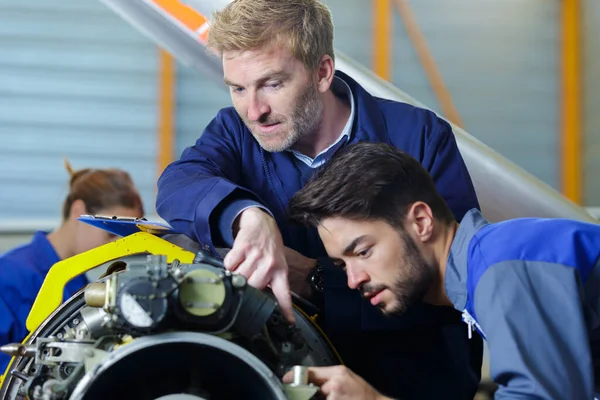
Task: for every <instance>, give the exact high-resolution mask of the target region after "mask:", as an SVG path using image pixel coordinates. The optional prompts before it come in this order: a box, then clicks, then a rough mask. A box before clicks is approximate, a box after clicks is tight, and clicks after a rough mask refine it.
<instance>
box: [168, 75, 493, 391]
mask: <svg viewBox="0 0 600 400" xmlns="http://www.w3.org/2000/svg"><path fill="white" fill-rule="evenodd" d="M336 77H338V78H341V79H342V80H343V81H345V82H346V83H347V84H348V86H349V88H350V90H351V91H352V95H353V98H354V102H355V103H354V106H355V117H354V121H353V126H352V132H351V135H350V137H349V138H348V140H347V141H345V142H343V143H342V144H341V145H340V146H339V147H340V148H343V147H345V146H346V145H348V144H350V143H356V142H362V141H368V142H383V143H388V144H390V145H393V146H395V147H397V148H399V149H402V150H403V151H405V152H407V153H409V154H410V155H412V156H413V157H415V158H416V159H417V160H419V161H420V162H421V163H422V165H423V166H424V167H425V168H426V169H427V170H428V171H429V173H430V174H431V176H432V178H433V180H434V181H435V183H436V186H437V189H438V191H439V192H440V194H441V195H442V196H443V197H444V199H445V200H446V202H447V203H448V205H449V206H450V208H451V209H452V211H453V213H454V215H455V216H456V218H457V219H458V220H460V219H461V218H462V217H463V215H464V214H465V213H466V212H467V211H468V210H469V209H471V208H478V207H479V204H478V201H477V197H476V195H475V191H474V188H473V184H472V182H471V179H470V176H469V173H468V171H467V169H466V167H465V164H464V162H463V159H462V157H461V155H460V152H459V150H458V148H457V145H456V142H455V138H454V135H453V132H452V129H451V127H450V126H449V124H448V123H447V122H445V121H444V120H442V119H441V118H439V117H438V116H437V115H436V114H435V113H433V112H431V111H429V110H425V109H421V108H417V107H414V106H412V105H409V104H405V103H399V102H396V101H391V100H385V99H380V98H375V97H373V96H371V95H370V94H369V93H367V92H366V91H365V90H364V89H363V88H362V87H361V86H360V85H359V84H358V83H357V82H355V81H354V80H353V79H352V78H350V77H349V76H347V75H345V74H344V73H342V72H339V71H337V72H336ZM312 172H313V171H312V170H310V169H309V168H308V167H307V166H306V165H305V164H304V163H302V162H301V161H299V160H298V159H297V158H296V157H295V156H294V154H293V153H291V152H289V151H283V152H276V153H269V152H266V151H264V150H263V149H262V148H261V147H260V145H259V144H258V142H257V141H256V140H255V139H254V137H253V136H252V134H251V133H250V131H249V130H248V129H247V127H246V126H245V125H244V122H243V121H242V119H241V118H240V117H239V115H238V114H237V112H236V111H235V109H234V108H232V107H229V108H224V109H222V110H220V111H219V113H218V114H217V116H216V117H215V118H214V119H213V120H212V121H211V122H210V123H209V124H208V126H207V127H206V128H205V130H204V132H203V133H202V135H201V136H200V138H199V139H198V140H197V142H196V144H195V145H194V146H191V147H189V148H187V149H185V150H184V152H183V154H182V156H181V158H180V159H179V160H178V161H176V162H174V163H172V164H171V165H169V166H168V167H167V168H166V169H165V171H164V172H163V174H162V175H161V177H160V178H159V181H158V196H157V211H158V213H159V215H160V216H161V217H163V218H164V219H165V220H167V221H168V222H169V223H170V224H171V226H173V227H174V228H175V229H176V230H178V231H179V232H181V233H183V234H185V235H187V236H188V237H190V238H192V239H193V240H195V241H197V242H199V243H200V244H201V245H203V246H205V248H207V249H211V250H213V251H215V247H220V246H230V245H231V239H232V238H231V235H230V234H229V235H228V234H227V232H224V231H223V229H222V228H223V227H226V228H228V229H230V227H231V225H232V222H233V219H234V218H235V216H236V214H237V212H238V211H239V210H241V209H243V208H244V207H247V206H248V205H249V204H253V203H255V204H260V205H261V206H263V207H265V208H267V209H268V210H269V211H270V212H271V214H272V215H273V216H274V218H275V220H276V221H277V223H278V226H279V228H280V230H281V234H282V237H283V241H284V243H285V245H286V246H288V247H290V248H293V249H295V250H297V251H298V252H300V253H302V254H304V255H305V256H307V257H311V258H320V257H326V256H327V254H326V252H325V249H324V246H323V244H322V243H321V240H320V238H319V236H318V234H317V232H316V230H315V229H312V228H305V227H301V226H297V225H294V224H292V223H290V221H289V220H288V217H287V205H288V202H289V200H290V198H291V197H292V196H293V195H294V193H296V192H297V191H298V190H300V189H301V188H302V187H303V186H304V185H305V183H306V182H307V180H308V179H309V178H310V176H311V175H312ZM225 230H227V229H225ZM324 314H325V316H324V321H323V322H322V324H323V328H324V330H325V332H326V333H327V334H328V336H329V338H330V339H331V341H332V342H333V343H334V345H335V346H336V348H337V349H338V351H339V352H340V354H341V356H342V359H343V360H344V362H345V364H346V365H348V366H349V367H350V368H352V369H353V370H355V371H356V372H358V373H359V374H361V375H362V376H363V377H364V378H365V379H366V380H367V381H369V382H370V383H371V384H373V385H374V386H376V387H377V388H379V389H380V390H382V391H384V392H385V393H387V394H389V395H392V396H402V397H404V398H411V399H429V398H445V399H472V398H473V396H474V393H475V391H476V388H477V384H478V381H479V377H480V368H481V360H482V350H481V349H482V343H481V340H478V339H475V340H471V341H468V340H467V339H466V337H465V335H464V325H462V324H461V322H460V313H458V312H457V311H455V310H453V309H452V308H451V307H432V306H427V305H419V306H416V307H414V308H413V309H412V310H411V311H410V312H408V313H407V314H406V315H404V316H402V317H398V318H387V317H384V316H383V314H381V313H380V312H379V310H378V309H376V308H375V307H373V306H371V305H370V304H369V303H368V302H366V301H364V300H363V299H362V298H361V297H360V295H359V293H358V291H354V290H350V289H349V288H348V287H347V284H346V276H345V274H344V272H343V271H341V270H340V269H336V268H334V267H330V268H326V269H325V299H324ZM458 330H460V332H459V331H458Z"/></svg>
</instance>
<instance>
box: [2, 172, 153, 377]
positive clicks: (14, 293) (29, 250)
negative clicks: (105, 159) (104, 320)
mask: <svg viewBox="0 0 600 400" xmlns="http://www.w3.org/2000/svg"><path fill="white" fill-rule="evenodd" d="M65 166H66V169H67V171H68V172H69V174H70V176H71V179H70V183H69V194H68V195H67V197H66V199H65V201H64V203H63V210H62V219H63V222H62V225H61V226H60V227H59V228H58V229H56V230H55V231H53V232H50V233H48V232H42V231H39V232H36V233H35V235H34V236H33V239H32V240H31V242H29V243H27V244H25V245H22V246H19V247H17V248H15V249H12V250H9V251H8V252H6V253H4V254H2V255H0V345H4V344H6V343H13V342H21V341H22V340H23V339H24V338H25V336H26V335H27V328H26V327H25V321H26V319H27V316H28V314H29V311H30V309H31V307H32V306H33V303H34V301H35V298H36V296H37V294H38V291H39V290H40V288H41V286H42V283H43V282H44V279H45V277H46V274H47V273H48V271H49V270H50V268H51V267H52V265H54V264H55V263H57V262H59V261H61V260H64V259H66V258H69V257H72V256H75V255H77V254H80V253H83V252H86V251H88V250H91V249H93V248H95V247H98V246H102V245H104V244H106V243H109V242H111V241H113V240H115V239H116V236H115V235H113V234H111V233H109V232H106V231H104V230H102V229H98V228H96V227H93V226H91V225H88V224H86V223H84V222H81V221H78V220H77V219H78V218H79V216H81V215H82V214H107V215H118V216H125V217H137V218H141V217H142V216H143V214H144V209H143V205H142V200H141V197H140V194H139V193H138V191H137V189H136V188H135V185H134V183H133V181H132V179H131V177H130V176H129V174H128V173H127V172H124V171H121V170H119V169H91V168H86V169H82V170H79V171H73V169H72V168H71V166H70V164H69V163H68V161H65ZM87 283H88V280H87V278H86V276H85V275H81V276H78V277H76V278H74V279H72V280H71V281H70V282H69V283H67V285H66V286H65V291H64V294H63V299H69V298H70V297H71V296H73V295H74V294H75V293H76V292H77V291H78V290H79V289H81V288H82V287H83V286H85V285H86V284H87ZM9 361H10V357H9V356H8V355H5V354H0V373H2V372H4V370H5V369H6V367H7V365H8V362H9Z"/></svg>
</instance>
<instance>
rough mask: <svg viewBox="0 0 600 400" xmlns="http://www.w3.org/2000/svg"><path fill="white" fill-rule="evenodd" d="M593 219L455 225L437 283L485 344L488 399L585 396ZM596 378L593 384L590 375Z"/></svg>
mask: <svg viewBox="0 0 600 400" xmlns="http://www.w3.org/2000/svg"><path fill="white" fill-rule="evenodd" d="M599 256H600V225H596V224H591V223H584V222H578V221H572V220H566V219H539V218H521V219H514V220H510V221H503V222H499V223H490V222H488V221H486V220H485V219H484V218H483V217H482V216H481V214H480V212H479V211H477V210H471V211H469V212H468V213H467V214H466V215H465V217H464V218H463V220H462V221H461V223H460V226H459V228H458V231H457V234H456V237H455V239H454V241H453V243H452V246H451V249H450V254H449V257H448V262H447V266H446V276H445V288H446V293H447V295H448V298H449V299H450V301H451V302H452V303H453V304H454V307H455V308H456V309H457V310H459V311H462V312H463V320H464V321H465V322H466V323H467V325H468V329H466V330H465V335H472V334H474V333H473V331H477V332H478V333H479V334H481V335H482V336H483V338H484V339H485V340H486V341H487V343H488V347H489V350H490V369H491V376H492V378H493V379H494V381H495V382H496V383H498V384H499V389H498V391H497V392H496V397H495V398H496V399H553V400H556V399H565V400H567V399H569V400H579V399H582V400H583V399H593V398H594V393H597V392H598V390H597V389H595V384H594V382H595V379H594V371H596V372H600V368H599V367H600V267H599V266H598V264H599ZM596 382H598V383H600V380H598V379H596Z"/></svg>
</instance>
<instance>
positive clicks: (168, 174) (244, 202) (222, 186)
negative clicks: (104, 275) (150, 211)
mask: <svg viewBox="0 0 600 400" xmlns="http://www.w3.org/2000/svg"><path fill="white" fill-rule="evenodd" d="M234 112H235V111H232V110H229V109H227V110H222V111H221V112H219V114H218V115H217V116H216V117H215V118H214V119H213V120H212V121H211V122H210V124H209V125H208V126H207V127H206V129H205V130H204V132H203V133H202V135H201V136H200V138H199V139H198V140H197V141H196V144H195V145H194V146H192V147H188V148H187V149H185V151H184V152H183V154H182V156H181V158H180V159H179V160H177V161H175V162H173V163H172V164H170V165H169V166H167V168H166V169H165V170H164V172H163V173H162V174H161V176H160V178H159V180H158V194H157V200H156V209H157V212H158V214H159V215H160V216H161V217H162V218H164V219H165V220H166V221H167V222H169V224H171V226H172V227H173V228H175V229H176V230H177V231H179V232H181V233H183V234H185V235H186V236H188V237H190V238H192V239H193V240H195V241H197V242H199V243H201V244H204V245H208V246H209V247H211V248H214V246H223V245H228V246H231V244H232V242H233V237H232V236H231V233H230V232H231V226H232V223H233V219H234V218H235V217H236V216H237V215H238V214H239V212H241V211H242V210H243V209H245V208H247V207H249V206H251V205H252V204H255V205H257V206H260V207H262V208H265V207H264V206H261V205H260V203H259V201H258V200H257V198H256V196H255V195H253V194H252V193H251V192H250V191H249V190H247V189H245V188H243V187H241V186H239V185H238V183H239V182H240V180H241V163H242V149H241V146H242V139H241V137H240V136H241V135H235V134H234V133H233V132H236V131H237V132H242V130H243V127H242V126H241V122H239V119H238V118H235V117H234V116H233V115H232V114H231V113H234ZM233 124H238V125H239V126H232V125H233ZM211 227H212V230H211Z"/></svg>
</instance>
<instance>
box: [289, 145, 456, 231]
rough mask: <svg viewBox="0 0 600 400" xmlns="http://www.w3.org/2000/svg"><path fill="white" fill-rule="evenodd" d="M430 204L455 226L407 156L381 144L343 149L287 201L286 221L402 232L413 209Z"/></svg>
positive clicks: (429, 183)
mask: <svg viewBox="0 0 600 400" xmlns="http://www.w3.org/2000/svg"><path fill="white" fill-rule="evenodd" d="M417 201H422V202H424V203H426V204H427V205H429V207H430V208H431V210H432V212H433V216H434V217H435V218H437V219H438V220H440V221H443V222H446V223H450V222H453V221H455V218H454V215H453V214H452V211H450V208H449V207H448V205H447V204H446V202H445V201H444V199H443V198H442V196H440V194H439V193H438V191H437V189H436V188H435V184H434V183H433V179H432V178H431V176H430V175H429V173H428V172H427V170H425V168H423V166H422V165H421V164H420V163H419V162H418V161H417V160H415V159H414V158H413V157H411V156H410V155H408V154H406V153H404V152H403V151H401V150H398V149H396V148H395V147H392V146H390V145H387V144H384V143H369V142H362V143H356V144H352V145H350V146H348V147H347V148H346V149H344V150H343V151H341V152H340V153H338V154H336V155H335V156H334V157H333V158H332V159H331V160H330V161H329V162H328V163H327V164H326V165H325V166H324V167H322V168H321V169H320V170H319V171H317V173H316V174H315V175H314V176H313V178H312V179H311V180H310V181H309V182H308V183H307V184H306V186H305V187H304V188H302V189H301V190H300V191H298V192H297V193H296V194H295V195H294V196H293V197H292V199H291V200H290V204H289V208H290V216H291V218H292V219H293V220H296V221H298V222H300V223H303V224H305V225H310V226H313V227H316V226H318V225H319V223H320V222H321V221H322V220H323V219H324V218H330V217H342V218H348V219H354V220H373V219H379V220H384V221H386V222H387V223H389V224H390V225H391V226H393V227H395V228H397V229H402V228H403V224H404V217H405V216H406V213H407V212H408V209H409V208H410V206H411V205H412V204H414V203H415V202H417Z"/></svg>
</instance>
